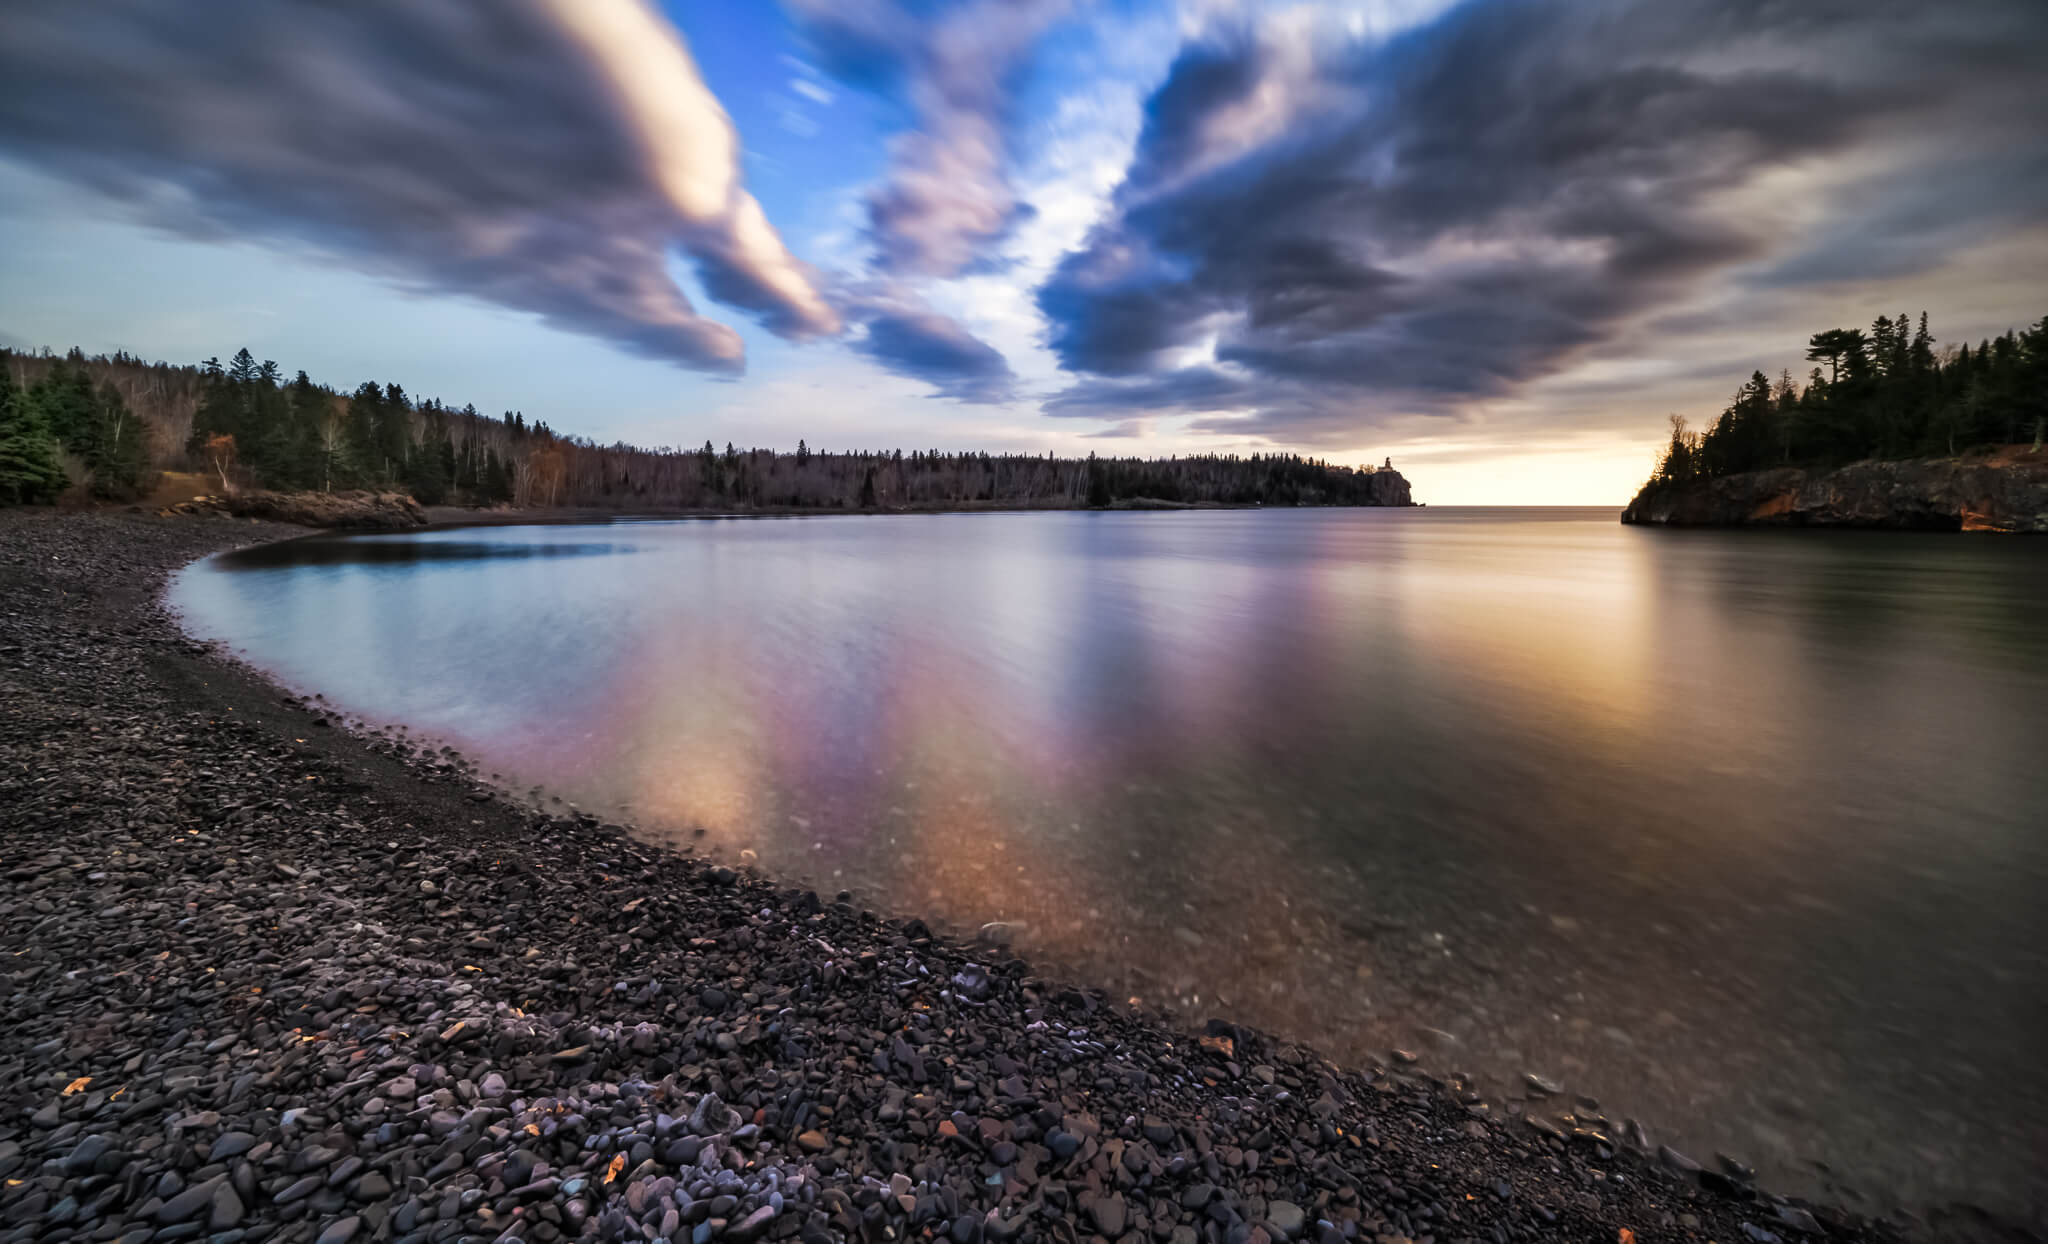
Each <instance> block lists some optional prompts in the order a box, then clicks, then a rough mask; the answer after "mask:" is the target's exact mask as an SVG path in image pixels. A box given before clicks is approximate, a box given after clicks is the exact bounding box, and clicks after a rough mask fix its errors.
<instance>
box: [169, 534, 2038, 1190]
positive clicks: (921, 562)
mask: <svg viewBox="0 0 2048 1244" xmlns="http://www.w3.org/2000/svg"><path fill="white" fill-rule="evenodd" d="M1614 520H1615V512H1614V511H1612V510H1605V509H1603V510H1443V509H1429V510H1328V511H1279V512H1259V511H1194V512H1173V513H1108V514H1098V513H1040V514H953V515H929V516H907V517H844V518H807V519H801V520H713V521H682V522H644V523H612V524H584V525H575V526H554V527H547V526H533V527H491V528H470V529H454V530H441V531H429V532H423V533H417V534H406V535H396V536H393V535H377V536H356V537H338V536H337V537H318V538H313V539H307V540H299V541H293V542H290V543H287V544H282V545H272V546H266V547H264V548H260V549H256V550H250V551H247V552H244V553H240V554H229V555H223V556H221V557H216V558H212V559H209V560H207V561H205V562H202V563H199V564H197V565H196V566H194V567H192V568H190V569H188V570H187V571H186V572H184V573H183V574H182V575H181V576H180V577H179V578H178V580H177V582H176V583H175V585H174V587H173V590H172V599H173V602H174V603H175V604H176V605H177V606H178V607H179V608H180V609H181V610H182V611H183V613H184V616H185V619H186V623H187V626H188V627H189V628H190V629H191V630H192V631H193V632H194V633H196V634H199V635H202V636H205V637H207V638H214V639H220V640H223V641H225V642H227V643H229V644H230V645H232V646H234V647H235V648H237V649H239V650H240V651H241V652H242V653H243V654H244V655H246V656H247V657H249V658H250V659H251V660H253V661H254V662H256V663H257V664H258V665H260V666H262V667H264V668H266V669H268V670H270V671H271V672H273V673H274V674H275V675H276V676H277V677H278V678H279V679H280V680H281V681H282V682H284V683H286V684H287V685H290V686H292V687H294V688H296V689H299V690H302V691H305V692H308V693H311V692H319V693H321V694H324V695H325V696H326V697H327V700H328V702H330V703H332V704H334V705H336V706H337V707H339V708H341V709H343V710H346V711H349V712H352V713H356V714H361V715H363V716H365V717H369V718H372V719H375V720H381V721H395V722H403V723H404V724H406V725H407V726H409V727H411V728H413V729H414V730H418V731H422V732H424V733H426V734H429V735H432V736H434V737H436V738H437V739H439V740H443V741H446V742H448V743H450V744H452V745H454V746H456V747H458V748H460V749H462V750H463V751H464V752H465V753H467V754H468V755H470V756H472V757H474V758H475V759H477V760H478V761H479V762H480V763H481V764H482V765H483V767H484V768H485V769H487V770H494V771H497V772H499V773H502V774H504V775H505V776H506V779H507V784H508V785H509V786H511V787H513V788H515V789H525V788H527V787H529V786H532V785H536V784H538V785H541V786H544V787H545V788H546V789H547V791H549V792H550V793H553V794H558V795H560V796H562V797H563V798H567V799H572V800H574V801H575V802H577V803H578V804H579V805H580V806H582V807H585V808H588V809H590V810H593V811H597V812H599V813H601V814H603V815H607V816H618V817H622V818H625V819H630V820H631V821H632V822H633V823H635V824H636V825H637V826H639V827H640V828H641V830H642V831H643V832H644V833H646V834H648V835H650V836H655V837H664V838H668V839H671V840H674V841H676V842H679V843H684V844H693V845H695V846H696V847H697V849H699V850H702V851H712V852H716V853H717V854H719V855H720V857H721V858H724V859H727V860H731V861H735V862H738V861H740V860H742V858H745V859H747V860H748V861H752V860H754V859H758V862H759V863H760V865H761V866H762V867H764V868H766V869H768V870H770V871H771V872H775V873H778V874H781V875H785V876H789V877H792V878H800V879H804V880H806V881H808V882H809V883H810V884H813V885H815V886H816V887H817V888H819V889H820V890H822V891H824V892H826V893H828V894H829V893H831V892H833V891H836V890H839V889H842V888H845V889H852V890H854V891H856V892H857V893H858V894H859V895H860V896H861V898H862V901H864V902H866V903H869V904H870V905H873V906H877V907H881V908H885V909H888V910H894V911H900V912H905V913H913V912H914V913H917V914H921V915H924V916H926V917H927V918H928V919H931V918H936V919H938V920H943V921H946V922H949V923H951V924H952V925H953V926H954V927H955V928H956V929H959V930H962V931H966V932H969V933H971V932H972V931H973V930H974V929H975V928H977V927H978V926H980V925H982V924H983V923H985V922H989V921H1000V922H1003V923H1004V924H1005V925H1007V926H1008V931H1009V933H1010V934H1011V935H1012V936H1014V939H1015V941H1016V943H1017V945H1018V947H1019V948H1020V949H1021V950H1023V951H1024V952H1025V953H1027V954H1028V955H1029V956H1030V957H1031V958H1032V959H1033V960H1034V961H1035V962H1037V963H1038V964H1039V965H1041V966H1042V967H1044V968H1047V969H1050V970H1055V971H1064V972H1066V973H1067V974H1070V975H1073V976H1076V977H1079V978H1082V979H1086V980H1090V981H1093V982H1095V983H1098V984H1101V985H1103V986H1104V987H1106V988H1108V989H1110V990H1112V991H1114V992H1115V993H1116V994H1117V996H1120V997H1132V998H1137V999H1140V1000H1141V1001H1143V1002H1144V1003H1146V1004H1148V1005H1153V1006H1161V1007H1167V1008H1171V1009H1174V1010H1177V1011H1179V1012H1181V1013H1183V1014H1186V1015H1188V1016H1189V1017H1191V1018H1200V1017H1202V1016H1205V1015H1209V1014H1227V1015H1230V1016H1232V1017H1234V1018H1237V1019H1240V1020H1243V1021H1245V1022H1250V1023H1253V1024H1257V1025H1259V1026H1261V1027H1265V1028H1269V1029H1272V1030H1275V1031H1279V1032H1283V1033H1286V1034H1288V1035H1291V1036H1296V1037H1300V1038H1303V1039H1306V1040H1309V1041H1312V1042H1314V1043H1316V1044H1318V1045H1319V1046H1321V1047H1322V1048H1324V1049H1325V1050H1326V1051H1328V1052H1329V1053H1331V1054H1332V1055H1334V1056H1338V1057H1348V1058H1367V1057H1374V1056H1384V1054H1385V1051H1386V1050H1387V1049H1388V1048H1389V1047H1396V1046H1398V1047H1402V1048H1405V1049H1411V1050H1414V1051H1416V1052H1418V1053H1420V1054H1421V1055H1422V1056H1423V1057H1424V1059H1425V1061H1426V1062H1427V1063H1428V1064H1430V1065H1432V1066H1434V1067H1437V1068H1439V1069H1441V1070H1445V1071H1449V1070H1460V1071H1469V1072H1471V1073H1473V1074H1474V1075H1475V1077H1476V1078H1477V1079H1478V1080H1480V1082H1481V1083H1482V1084H1490V1085H1493V1086H1497V1087H1499V1088H1501V1089H1503V1090H1505V1089H1510V1088H1512V1089H1514V1090H1515V1091H1516V1092H1519V1090H1520V1087H1521V1084H1522V1081H1521V1076H1522V1073H1524V1072H1535V1073H1538V1074H1540V1075H1542V1076H1544V1077H1545V1078H1547V1079H1549V1080H1551V1081H1555V1082H1557V1083H1558V1084H1559V1085H1560V1086H1561V1087H1562V1088H1563V1090H1564V1094H1565V1097H1564V1101H1566V1102H1568V1101H1569V1100H1570V1098H1571V1096H1572V1095H1575V1094H1588V1095H1592V1096H1595V1097H1598V1098H1600V1099H1601V1101H1602V1102H1603V1105H1604V1108H1605V1109H1606V1111H1607V1113H1609V1114H1610V1115H1611V1116H1613V1117H1614V1118H1615V1119H1616V1120H1619V1119H1620V1118H1621V1117H1622V1116H1623V1115H1633V1116H1636V1117H1638V1118H1641V1119H1642V1120H1643V1121H1644V1122H1645V1123H1646V1124H1648V1125H1649V1127H1650V1129H1651V1132H1652V1134H1653V1137H1654V1138H1656V1139H1668V1140H1670V1141H1671V1142H1672V1143H1673V1144H1675V1145H1677V1146H1678V1147H1679V1148H1681V1149H1686V1150H1688V1151H1689V1152H1692V1153H1693V1155H1694V1156H1695V1157H1706V1156H1707V1155H1708V1153H1709V1152H1710V1151H1712V1150H1715V1149H1721V1150H1726V1151H1728V1152H1730V1153H1732V1154H1734V1155H1736V1156H1738V1157H1741V1158H1743V1159H1744V1160H1746V1161H1749V1162H1752V1163H1755V1164H1757V1165H1758V1166H1759V1167H1760V1168H1761V1169H1762V1170H1763V1172H1764V1173H1765V1175H1766V1177H1767V1178H1768V1179H1770V1180H1771V1181H1772V1182H1773V1183H1774V1184H1775V1185H1776V1186H1778V1187H1780V1188H1783V1189H1784V1190H1787V1191H1800V1190H1807V1191H1816V1192H1821V1193H1825V1194H1828V1195H1831V1196H1838V1197H1839V1196H1847V1197H1850V1198H1852V1199H1853V1198H1854V1197H1855V1196H1857V1195H1858V1194H1861V1195H1862V1196H1864V1197H1866V1198H1867V1199H1866V1200H1864V1201H1862V1202H1861V1203H1862V1204H1863V1205H1864V1206H1865V1207H1870V1206H1874V1205H1882V1204H1887V1203H1890V1202H1892V1201H1895V1200H1904V1201H1906V1202H1908V1203H1927V1202H1932V1201H1945V1200H1949V1199H1955V1198H1960V1199H1965V1200H1971V1201H1976V1202H1981V1203H1983V1204H1987V1205H1990V1206H1993V1207H1995V1208H1999V1209H2001V1210H2004V1211H2005V1212H2008V1213H2016V1214H2020V1215H2022V1216H2034V1215H2038V1213H2039V1211H2040V1207H2041V1206H2042V1204H2043V1202H2044V1192H2043V1176H2042V1170H2043V1167H2044V1162H2043V1154H2048V1124H2044V1122H2043V1119H2044V1113H2043V1112H2044V1109H2048V1071H2044V1070H2043V1068H2042V1067H2041V1065H2040V1062H2039V1058H2038V1048H2039V1047H2040V1045H2041V1044H2042V1042H2043V1039H2044V1037H2048V991H2044V985H2048V962H2044V960H2048V916H2044V914H2043V910H2044V905H2043V903H2042V900H2041V896H2042V894H2043V893H2044V892H2048V543H2043V542H2040V541H2026V540H2013V539H1998V538H1988V537H1987V538H1972V537H1962V536H1920V535H1904V534H1876V533H1869V534H1866V533H1853V532H1796V531H1790V532H1695V531H1654V530H1642V529H1631V528H1624V527H1621V526H1620V525H1619V524H1617V523H1616V522H1615V521H1614ZM743 852H744V853H751V854H749V855H746V856H745V857H743V855H742V853H743ZM1529 1108H1530V1109H1531V1110H1533V1111H1541V1110H1543V1109H1544V1108H1545V1107H1544V1106H1543V1105H1541V1104H1540V1103H1535V1102H1532V1103H1530V1105H1529ZM1814 1162H1823V1163H1826V1164H1827V1165H1828V1166H1830V1167H1832V1168H1833V1170H1834V1174H1835V1176H1836V1177H1837V1179H1838V1182H1836V1181H1830V1179H1829V1178H1828V1177H1827V1176H1826V1175H1824V1174H1823V1173H1822V1172H1820V1171H1819V1170H1817V1168H1816V1167H1815V1166H1814V1165H1813V1163H1814Z"/></svg>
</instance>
